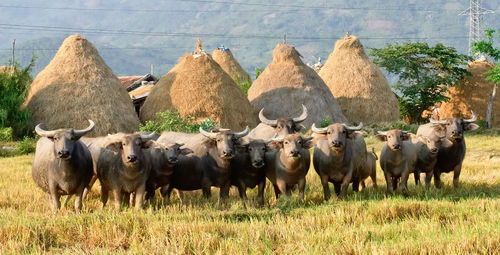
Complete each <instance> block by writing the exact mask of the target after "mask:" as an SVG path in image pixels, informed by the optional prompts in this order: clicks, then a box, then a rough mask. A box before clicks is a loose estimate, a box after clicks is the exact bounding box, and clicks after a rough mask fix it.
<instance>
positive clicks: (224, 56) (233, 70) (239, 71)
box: [212, 49, 252, 82]
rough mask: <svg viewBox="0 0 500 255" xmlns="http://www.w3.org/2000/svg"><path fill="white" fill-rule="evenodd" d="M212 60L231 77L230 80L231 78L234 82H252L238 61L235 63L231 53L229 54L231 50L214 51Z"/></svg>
mask: <svg viewBox="0 0 500 255" xmlns="http://www.w3.org/2000/svg"><path fill="white" fill-rule="evenodd" d="M212 58H213V59H214V60H215V62H217V64H219V65H220V67H222V70H224V71H225V72H226V73H227V74H229V76H231V78H233V80H234V81H237V82H240V81H245V82H251V81H252V80H251V79H250V76H249V75H248V73H247V72H245V70H243V68H242V67H241V66H240V64H239V63H238V61H236V59H235V58H234V56H233V53H231V50H229V49H225V50H224V51H222V50H220V49H215V50H214V52H213V53H212Z"/></svg>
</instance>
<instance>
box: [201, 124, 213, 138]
mask: <svg viewBox="0 0 500 255" xmlns="http://www.w3.org/2000/svg"><path fill="white" fill-rule="evenodd" d="M199 130H200V134H202V135H204V136H206V137H208V138H210V139H215V136H217V133H213V132H207V131H205V130H203V128H202V127H200V129H199Z"/></svg>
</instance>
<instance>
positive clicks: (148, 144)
mask: <svg viewBox="0 0 500 255" xmlns="http://www.w3.org/2000/svg"><path fill="white" fill-rule="evenodd" d="M155 145H156V142H155V141H153V140H148V141H145V142H143V143H142V146H141V147H142V148H144V149H147V148H151V147H154V146H155Z"/></svg>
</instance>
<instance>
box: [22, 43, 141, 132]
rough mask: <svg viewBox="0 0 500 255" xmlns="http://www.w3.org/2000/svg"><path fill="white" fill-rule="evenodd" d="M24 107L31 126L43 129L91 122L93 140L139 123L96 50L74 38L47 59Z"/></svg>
mask: <svg viewBox="0 0 500 255" xmlns="http://www.w3.org/2000/svg"><path fill="white" fill-rule="evenodd" d="M23 107H27V108H28V109H29V110H30V111H31V113H32V121H33V124H38V123H40V122H43V123H45V126H44V128H46V129H57V128H64V127H75V128H83V127H86V126H87V125H88V122H87V119H91V120H93V121H94V122H95V123H96V128H95V130H94V131H93V132H92V133H91V134H90V135H92V136H100V135H107V134H110V133H116V132H134V131H136V130H137V129H138V128H139V119H138V118H137V115H136V113H135V111H134V107H133V105H132V101H131V100H130V97H129V95H128V94H127V92H126V91H125V89H124V88H123V87H122V84H121V83H120V81H119V80H118V78H117V77H116V76H115V75H114V74H113V71H112V70H111V69H110V68H109V67H108V66H107V65H106V63H105V62H104V60H103V59H102V58H101V56H99V53H98V52H97V50H96V48H95V47H94V46H93V45H92V43H90V42H89V41H87V40H86V39H85V38H84V37H82V36H80V35H78V34H76V35H72V36H70V37H68V38H66V39H65V40H64V42H63V43H62V45H61V47H60V48H59V50H58V51H57V54H56V55H55V56H54V58H53V59H52V61H51V62H50V63H49V64H48V65H47V67H45V69H43V70H42V71H41V72H40V73H39V74H38V75H37V77H36V78H35V80H34V81H33V83H32V84H31V87H30V90H29V93H28V97H27V99H26V101H25V102H24V105H23Z"/></svg>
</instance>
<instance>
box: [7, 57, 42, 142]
mask: <svg viewBox="0 0 500 255" xmlns="http://www.w3.org/2000/svg"><path fill="white" fill-rule="evenodd" d="M34 61H35V58H34V57H33V58H32V59H31V62H30V63H29V64H28V66H27V67H25V68H24V69H21V68H19V67H18V65H17V64H15V65H14V66H15V68H14V69H13V70H12V71H11V72H9V71H6V72H0V128H6V127H10V128H12V130H13V137H14V138H20V137H23V136H25V135H30V130H29V126H28V123H29V120H30V113H29V111H28V110H21V109H20V107H21V105H22V104H23V102H24V100H25V98H26V95H27V92H28V88H29V85H30V83H31V81H32V77H31V75H30V74H29V71H30V70H31V68H32V67H33V65H34Z"/></svg>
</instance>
